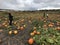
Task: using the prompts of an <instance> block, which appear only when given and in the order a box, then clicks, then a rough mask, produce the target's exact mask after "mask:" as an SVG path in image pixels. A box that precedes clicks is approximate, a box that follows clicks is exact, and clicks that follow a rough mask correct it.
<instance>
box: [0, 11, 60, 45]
mask: <svg viewBox="0 0 60 45" xmlns="http://www.w3.org/2000/svg"><path fill="white" fill-rule="evenodd" d="M10 13H11V15H12V16H13V21H12V25H9V17H8V15H9V14H8V12H7V11H6V12H5V11H2V12H0V45H60V12H59V11H26V12H25V11H20V12H17V11H16V12H14V11H11V12H10ZM44 13H46V14H45V16H44ZM47 14H48V17H47Z"/></svg>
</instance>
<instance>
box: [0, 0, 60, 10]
mask: <svg viewBox="0 0 60 45" xmlns="http://www.w3.org/2000/svg"><path fill="white" fill-rule="evenodd" d="M43 8H46V9H52V8H59V9H60V0H0V9H14V10H38V9H43Z"/></svg>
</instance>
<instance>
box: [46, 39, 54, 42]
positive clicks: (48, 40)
mask: <svg viewBox="0 0 60 45" xmlns="http://www.w3.org/2000/svg"><path fill="white" fill-rule="evenodd" d="M46 41H47V42H49V43H55V41H54V40H53V39H52V38H47V39H46Z"/></svg>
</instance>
